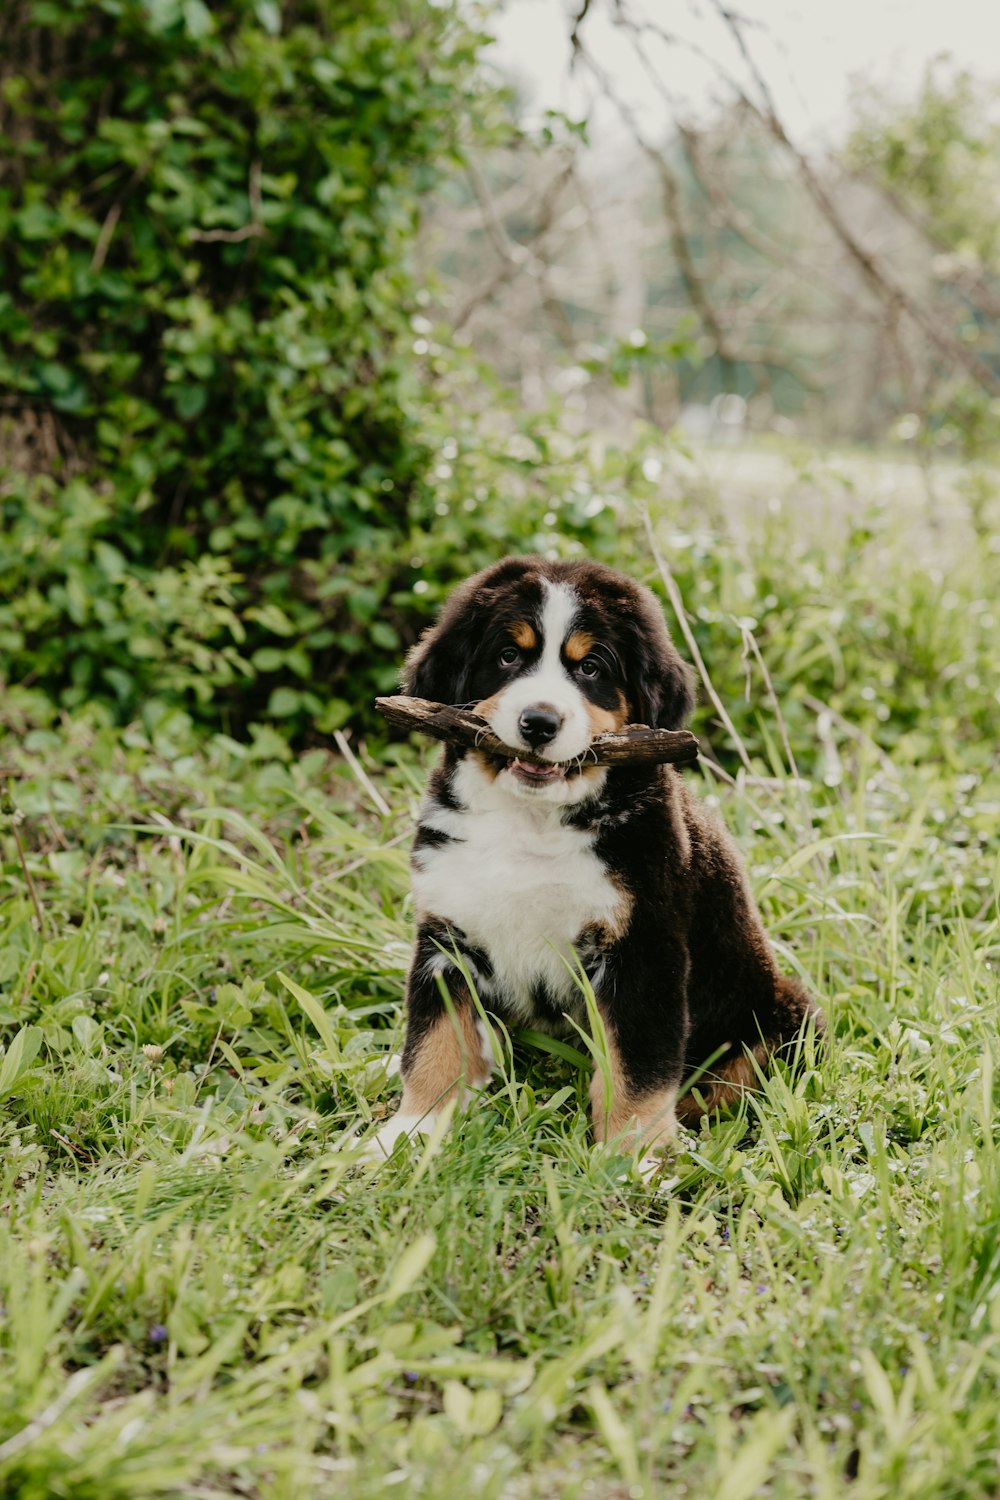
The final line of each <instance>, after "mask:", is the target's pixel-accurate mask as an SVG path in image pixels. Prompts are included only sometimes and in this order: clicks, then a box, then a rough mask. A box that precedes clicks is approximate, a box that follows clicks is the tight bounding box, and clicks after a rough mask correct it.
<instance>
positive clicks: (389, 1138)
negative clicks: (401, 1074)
mask: <svg viewBox="0 0 1000 1500" xmlns="http://www.w3.org/2000/svg"><path fill="white" fill-rule="evenodd" d="M436 1124H437V1115H436V1114H435V1113H434V1111H433V1110H431V1112H430V1113H429V1114H426V1115H409V1114H404V1113H403V1111H402V1110H398V1111H397V1112H396V1114H394V1115H393V1116H392V1118H391V1119H389V1120H386V1122H385V1124H384V1125H383V1126H382V1127H381V1129H380V1130H379V1131H378V1133H377V1134H376V1135H374V1136H373V1137H372V1138H371V1140H370V1141H368V1142H367V1143H366V1145H365V1147H364V1150H363V1151H362V1153H361V1159H362V1161H385V1160H386V1159H387V1158H388V1157H390V1156H391V1155H392V1150H393V1147H394V1146H395V1144H396V1142H397V1141H398V1140H399V1138H400V1136H401V1135H407V1136H410V1137H411V1138H412V1137H413V1136H414V1135H418V1134H419V1135H430V1133H431V1131H432V1130H433V1129H434V1126H435V1125H436Z"/></svg>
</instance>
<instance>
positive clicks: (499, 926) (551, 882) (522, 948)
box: [413, 761, 623, 1021]
mask: <svg viewBox="0 0 1000 1500" xmlns="http://www.w3.org/2000/svg"><path fill="white" fill-rule="evenodd" d="M455 791H456V793H457V795H458V797H459V798H460V799H461V801H462V802H463V804H464V806H463V808H462V810H461V811H451V810H448V809H445V808H442V807H440V806H435V805H433V804H430V805H428V807H426V808H425V810H424V815H423V818H422V821H423V822H424V823H425V824H429V825H430V826H431V827H434V828H437V829H439V830H440V831H441V832H443V833H447V834H449V835H450V837H451V839H452V840H453V842H450V843H445V844H441V845H439V846H437V847H425V848H423V849H421V850H420V852H419V854H418V856H417V857H416V858H415V861H414V873H413V894H414V900H415V903H416V908H417V912H418V915H420V916H435V917H440V918H444V919H445V920H447V921H449V922H453V923H455V925H456V926H458V927H460V928H461V929H462V931H463V932H464V933H465V934H466V936H467V937H468V939H469V941H470V942H471V943H473V944H474V945H475V946H476V947H478V948H482V949H483V950H484V951H485V952H486V954H487V955H488V957H489V960H490V964H491V966H492V970H493V979H492V983H490V984H489V985H488V986H486V988H488V990H489V991H490V992H491V993H492V994H493V995H494V996H496V998H497V999H502V1000H503V1001H504V1002H506V1005H507V1006H509V1007H510V1009H511V1010H512V1011H513V1012H514V1014H515V1015H516V1016H517V1017H518V1018H519V1019H521V1020H525V1021H527V1020H530V1019H533V1018H534V1012H533V1006H532V994H533V992H534V991H535V990H536V989H537V987H538V986H539V984H544V985H545V987H546V989H547V991H548V993H549V995H550V996H551V997H552V998H553V999H555V1000H558V1001H560V1002H561V1003H563V1004H565V1005H566V1007H567V1008H568V1009H569V1008H572V1009H574V1010H577V1009H579V1008H580V1005H581V1003H582V1002H581V998H580V992H579V989H578V987H577V986H576V985H575V983H574V981H573V978H572V975H571V972H570V969H568V968H567V961H568V962H569V963H570V964H571V965H572V964H573V948H574V944H575V943H576V940H577V939H578V937H579V935H580V933H581V931H582V929H583V928H585V927H586V926H587V925H588V924H590V923H594V922H600V923H606V924H608V925H609V926H612V927H614V926H617V925H618V923H619V921H620V918H621V913H622V904H623V898H622V895H621V892H620V891H619V890H618V889H617V888H616V887H615V885H614V884H613V882H612V881H611V880H610V879H609V877H608V875H607V873H606V871H605V868H604V866H603V864H602V863H601V861H600V860H599V859H598V858H597V856H596V855H595V853H594V851H593V847H592V836H591V835H589V834H588V833H586V832H584V831H581V830H579V829H574V828H564V827H563V826H562V824H561V822H560V816H559V814H560V809H559V808H558V807H554V806H552V805H551V804H548V803H545V802H537V803H536V802H532V801H528V800H525V799H521V798H517V797H512V796H511V795H510V794H509V793H506V792H504V791H503V790H502V789H500V788H498V787H497V786H496V784H495V783H494V782H491V781H490V779H489V778H488V777H487V776H486V775H485V774H484V773H483V771H482V770H481V769H480V768H479V767H478V766H477V765H476V764H475V762H472V761H465V762H463V763H462V765H461V766H460V767H459V769H458V771H457V773H456V780H455ZM574 967H575V966H574ZM484 998H486V997H485V996H484Z"/></svg>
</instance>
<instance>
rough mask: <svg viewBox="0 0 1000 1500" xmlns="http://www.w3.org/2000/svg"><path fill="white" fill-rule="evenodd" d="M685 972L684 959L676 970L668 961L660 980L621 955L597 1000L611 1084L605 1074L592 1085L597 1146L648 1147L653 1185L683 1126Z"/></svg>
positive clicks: (645, 1161)
mask: <svg viewBox="0 0 1000 1500" xmlns="http://www.w3.org/2000/svg"><path fill="white" fill-rule="evenodd" d="M686 967H687V965H686V959H685V957H684V956H683V955H682V954H677V955H676V959H675V961H674V962H671V961H670V958H669V956H667V955H663V962H662V963H661V964H657V966H656V970H655V972H654V971H653V970H652V968H651V966H649V965H643V964H636V963H634V962H631V963H630V962H629V961H628V955H627V954H619V955H616V956H615V960H614V961H609V962H607V963H606V964H605V978H604V981H603V983H602V985H601V987H600V989H599V990H598V991H597V993H596V998H597V1005H598V1010H599V1011H600V1014H601V1019H602V1020H603V1022H604V1029H605V1032H606V1035H607V1040H608V1061H609V1063H610V1075H611V1076H610V1080H606V1078H605V1073H604V1071H603V1070H602V1069H601V1068H600V1067H598V1068H596V1069H595V1071H594V1077H593V1079H592V1081H591V1085H590V1103H591V1109H592V1111H593V1120H594V1136H595V1139H596V1140H597V1141H598V1142H604V1141H612V1140H614V1139H615V1138H616V1137H618V1136H621V1137H622V1138H623V1140H624V1143H625V1144H626V1145H627V1146H632V1145H634V1144H638V1145H639V1146H641V1148H642V1152H643V1155H642V1160H641V1162H640V1169H641V1170H642V1173H643V1175H644V1176H647V1177H648V1176H651V1175H652V1174H653V1172H655V1171H656V1170H657V1169H658V1166H659V1163H658V1160H657V1158H656V1156H655V1155H654V1154H653V1153H654V1152H655V1151H657V1150H659V1149H660V1148H662V1147H663V1146H665V1145H666V1143H667V1142H668V1141H669V1139H670V1137H671V1136H672V1135H673V1133H674V1129H675V1127H676V1124H677V1117H676V1114H675V1112H674V1104H675V1100H676V1098H677V1091H678V1089H679V1087H680V1084H681V1080H682V1077H683V1071H684V1044H685V1040H686V1036H687V1003H686V999H685V983H686ZM608 1081H609V1082H610V1085H611V1089H610V1092H611V1098H610V1100H609V1099H608V1097H607V1095H608V1088H607V1082H608Z"/></svg>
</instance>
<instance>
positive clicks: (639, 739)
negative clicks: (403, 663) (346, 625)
mask: <svg viewBox="0 0 1000 1500" xmlns="http://www.w3.org/2000/svg"><path fill="white" fill-rule="evenodd" d="M375 707H376V708H377V709H378V711H379V713H380V714H382V715H383V717H384V718H386V719H388V721H389V723H390V724H394V725H395V726H396V728H397V729H409V730H414V731H416V732H417V733H418V734H427V735H430V736H431V738H432V739H435V740H445V741H446V742H447V743H448V744H451V745H463V746H466V747H467V748H469V749H471V750H482V751H483V752H485V754H487V755H498V756H502V757H503V758H504V759H505V760H523V761H528V762H530V763H531V764H532V765H538V766H546V765H548V766H550V765H551V764H552V762H551V761H550V760H546V759H545V757H544V756H542V755H535V754H533V753H532V752H531V751H530V750H517V749H514V748H513V747H512V746H510V745H505V744H504V743H503V741H502V740H499V739H497V737H496V735H495V734H494V733H493V731H492V730H491V729H490V727H489V725H488V724H487V722H486V720H485V719H481V718H480V717H479V715H478V714H474V713H471V712H470V711H469V710H468V709H466V708H454V707H453V706H452V705H451V704H448V703H432V702H430V701H429V700H428V699H427V698H408V697H406V696H405V695H403V694H399V695H397V696H395V697H392V698H376V699H375ZM697 758H698V741H697V740H696V739H695V737H694V735H693V734H691V733H690V731H689V730H687V729H650V728H649V726H648V725H647V724H628V725H626V727H625V728H624V729H622V730H620V731H619V732H618V733H617V734H600V735H598V736H597V738H596V739H595V740H593V741H592V742H591V745H590V748H589V749H588V750H587V751H585V752H584V754H583V755H582V756H577V757H576V760H577V761H578V762H584V763H589V764H591V765H599V766H623V765H683V764H690V763H692V762H693V761H695V760H697Z"/></svg>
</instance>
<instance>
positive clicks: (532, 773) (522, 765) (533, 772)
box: [510, 760, 563, 781]
mask: <svg viewBox="0 0 1000 1500" xmlns="http://www.w3.org/2000/svg"><path fill="white" fill-rule="evenodd" d="M510 769H511V770H512V771H513V773H514V775H515V776H520V777H521V779H522V781H558V779H559V777H560V776H562V775H563V768H562V766H559V765H555V764H553V765H551V766H536V765H534V764H533V763H532V762H531V761H529V760H512V761H511V763H510Z"/></svg>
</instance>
